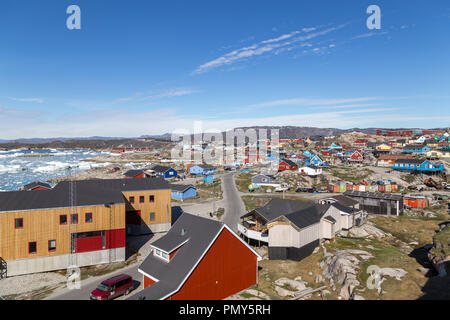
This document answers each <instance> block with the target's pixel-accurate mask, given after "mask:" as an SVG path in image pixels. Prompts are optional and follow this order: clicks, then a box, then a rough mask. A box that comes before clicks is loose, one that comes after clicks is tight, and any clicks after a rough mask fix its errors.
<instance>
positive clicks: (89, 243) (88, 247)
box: [76, 237, 102, 252]
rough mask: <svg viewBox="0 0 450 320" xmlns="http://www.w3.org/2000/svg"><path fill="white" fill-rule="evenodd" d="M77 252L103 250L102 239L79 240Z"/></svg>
mask: <svg viewBox="0 0 450 320" xmlns="http://www.w3.org/2000/svg"><path fill="white" fill-rule="evenodd" d="M76 248H77V252H89V251H97V250H102V237H89V238H78V239H77V244H76Z"/></svg>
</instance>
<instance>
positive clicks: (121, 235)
mask: <svg viewBox="0 0 450 320" xmlns="http://www.w3.org/2000/svg"><path fill="white" fill-rule="evenodd" d="M170 192H171V189H170V186H169V184H168V183H167V182H166V181H164V180H163V179H160V178H155V179H108V180H106V179H105V180H102V179H97V180H83V181H73V182H70V181H63V182H60V183H58V184H57V185H56V186H55V187H54V188H52V189H50V190H41V191H27V192H23V191H15V192H0V258H2V259H3V260H5V261H6V263H7V275H8V276H15V275H21V274H29V273H36V272H45V271H52V270H59V269H66V268H67V267H68V266H69V264H70V263H75V262H76V264H77V266H80V267H82V266H89V265H96V264H103V263H113V262H118V261H124V260H125V243H126V234H127V233H129V232H128V231H130V229H133V228H135V229H137V230H136V231H139V233H138V234H140V233H143V232H146V233H147V232H148V233H151V232H162V231H167V230H168V229H169V228H170V225H171V212H170V208H171V199H170ZM71 194H72V199H73V201H71V196H70V195H71ZM132 218H136V219H135V220H134V219H132Z"/></svg>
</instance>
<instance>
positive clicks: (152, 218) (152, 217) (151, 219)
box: [150, 212, 155, 221]
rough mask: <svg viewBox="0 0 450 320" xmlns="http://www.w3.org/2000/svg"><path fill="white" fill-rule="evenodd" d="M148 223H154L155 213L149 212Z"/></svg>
mask: <svg viewBox="0 0 450 320" xmlns="http://www.w3.org/2000/svg"><path fill="white" fill-rule="evenodd" d="M150 221H155V213H154V212H150Z"/></svg>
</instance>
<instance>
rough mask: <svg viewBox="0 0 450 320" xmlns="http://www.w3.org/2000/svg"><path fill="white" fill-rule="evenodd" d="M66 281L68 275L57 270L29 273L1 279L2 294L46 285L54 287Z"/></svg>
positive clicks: (20, 291)
mask: <svg viewBox="0 0 450 320" xmlns="http://www.w3.org/2000/svg"><path fill="white" fill-rule="evenodd" d="M61 282H64V283H65V282H66V277H65V276H64V275H61V274H59V273H56V272H45V273H35V274H27V275H23V276H16V277H11V278H6V279H2V280H0V296H7V295H11V294H23V293H27V292H30V291H34V290H38V289H41V288H42V287H44V286H47V287H54V286H56V285H58V284H59V283H61Z"/></svg>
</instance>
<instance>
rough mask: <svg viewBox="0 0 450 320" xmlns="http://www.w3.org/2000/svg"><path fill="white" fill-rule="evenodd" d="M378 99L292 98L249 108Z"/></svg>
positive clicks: (330, 103) (374, 98) (335, 103)
mask: <svg viewBox="0 0 450 320" xmlns="http://www.w3.org/2000/svg"><path fill="white" fill-rule="evenodd" d="M380 99H381V98H380V97H361V98H349V99H310V98H293V99H283V100H273V101H268V102H263V103H258V104H252V105H250V107H276V106H287V105H292V106H319V105H339V104H342V103H355V102H364V101H374V100H380Z"/></svg>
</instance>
